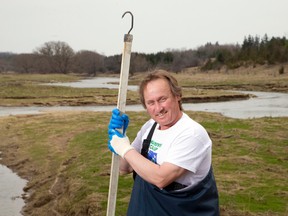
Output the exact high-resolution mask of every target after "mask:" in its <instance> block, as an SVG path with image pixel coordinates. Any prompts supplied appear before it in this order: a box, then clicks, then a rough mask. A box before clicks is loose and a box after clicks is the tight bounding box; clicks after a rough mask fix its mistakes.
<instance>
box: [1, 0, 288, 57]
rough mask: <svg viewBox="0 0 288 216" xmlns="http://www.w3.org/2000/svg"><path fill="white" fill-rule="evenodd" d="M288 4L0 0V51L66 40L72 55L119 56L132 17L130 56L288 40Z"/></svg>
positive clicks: (258, 0) (257, 0)
mask: <svg viewBox="0 0 288 216" xmlns="http://www.w3.org/2000/svg"><path fill="white" fill-rule="evenodd" d="M287 8H288V1H287V0H142V1H140V0H0V52H6V51H9V52H14V53H30V52H33V51H34V50H35V48H37V47H40V46H41V45H43V44H44V43H45V42H49V41H63V42H66V43H68V44H69V45H70V46H71V48H72V49H73V50H74V51H79V50H91V51H96V52H98V53H100V54H104V55H107V56H109V55H114V54H121V53H122V50H123V38H124V34H126V33H127V32H128V30H129V29H130V24H131V16H130V15H129V14H126V16H125V17H124V18H123V19H122V18H121V17H122V14H123V13H124V12H125V11H131V12H132V13H133V15H134V28H133V30H132V31H131V34H132V35H133V43H132V52H144V53H156V52H159V51H166V50H167V49H196V48H197V47H199V46H201V45H205V44H206V43H207V42H211V43H215V42H218V43H220V44H227V43H229V44H236V43H239V44H242V42H243V39H244V37H245V36H248V35H252V36H256V35H258V36H260V37H261V38H262V37H263V36H264V34H265V33H267V34H268V37H272V36H275V37H283V36H285V37H286V38H288V10H287Z"/></svg>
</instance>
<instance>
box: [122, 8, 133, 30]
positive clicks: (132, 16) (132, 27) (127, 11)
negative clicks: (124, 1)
mask: <svg viewBox="0 0 288 216" xmlns="http://www.w3.org/2000/svg"><path fill="white" fill-rule="evenodd" d="M127 13H129V14H130V15H131V17H132V20H131V28H130V30H129V31H128V34H130V32H131V30H132V29H133V23H134V17H133V14H132V13H131V12H130V11H126V12H125V13H124V14H123V15H122V19H123V17H124V16H125V15H126V14H127Z"/></svg>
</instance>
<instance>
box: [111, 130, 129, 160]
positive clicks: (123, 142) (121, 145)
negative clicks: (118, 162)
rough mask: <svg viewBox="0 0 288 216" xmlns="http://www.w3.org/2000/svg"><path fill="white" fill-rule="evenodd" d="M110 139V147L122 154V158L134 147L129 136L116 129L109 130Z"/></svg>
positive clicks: (114, 151) (116, 152)
mask: <svg viewBox="0 0 288 216" xmlns="http://www.w3.org/2000/svg"><path fill="white" fill-rule="evenodd" d="M108 134H109V141H108V148H109V150H110V151H112V152H113V153H115V154H117V155H120V156H121V157H122V158H124V157H125V154H126V153H127V152H128V151H130V150H132V149H134V148H133V147H132V146H131V145H130V141H129V138H128V137H127V136H123V135H122V134H121V133H120V132H119V131H117V130H114V129H109V130H108Z"/></svg>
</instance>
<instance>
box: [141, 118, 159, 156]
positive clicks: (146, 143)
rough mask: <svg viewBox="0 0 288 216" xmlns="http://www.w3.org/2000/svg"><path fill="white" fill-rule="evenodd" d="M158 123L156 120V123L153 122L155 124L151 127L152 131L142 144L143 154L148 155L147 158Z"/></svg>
mask: <svg viewBox="0 0 288 216" xmlns="http://www.w3.org/2000/svg"><path fill="white" fill-rule="evenodd" d="M156 125H157V122H155V123H154V124H153V126H152V127H151V129H150V131H149V134H148V136H147V138H146V139H144V141H143V144H142V149H141V154H142V155H143V156H144V157H146V158H147V154H148V149H149V146H150V142H151V139H152V136H153V133H154V130H155V128H156Z"/></svg>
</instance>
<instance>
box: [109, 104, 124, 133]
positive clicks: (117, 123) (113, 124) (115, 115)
mask: <svg viewBox="0 0 288 216" xmlns="http://www.w3.org/2000/svg"><path fill="white" fill-rule="evenodd" d="M128 125H129V117H128V115H126V114H124V113H122V114H121V112H120V110H119V109H117V108H115V109H113V110H112V116H111V119H110V122H109V125H108V129H114V130H115V129H123V134H125V133H126V129H127V127H128Z"/></svg>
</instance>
